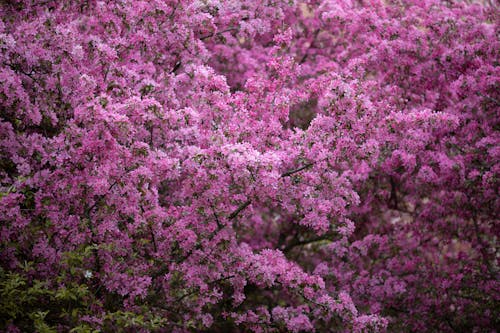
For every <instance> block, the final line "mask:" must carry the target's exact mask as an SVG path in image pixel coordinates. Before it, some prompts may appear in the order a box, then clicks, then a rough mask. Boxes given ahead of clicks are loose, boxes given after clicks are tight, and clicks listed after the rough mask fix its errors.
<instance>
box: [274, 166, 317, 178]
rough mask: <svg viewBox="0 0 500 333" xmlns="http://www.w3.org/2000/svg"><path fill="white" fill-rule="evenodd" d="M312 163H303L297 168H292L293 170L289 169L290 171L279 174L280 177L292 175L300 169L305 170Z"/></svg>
mask: <svg viewBox="0 0 500 333" xmlns="http://www.w3.org/2000/svg"><path fill="white" fill-rule="evenodd" d="M313 165H314V163H307V164H306V165H303V166H301V167H300V168H297V169H293V170H290V171H287V172H285V173H283V174H281V178H284V177H289V176H291V175H293V174H294V173H297V172H300V171H302V170H305V169H307V168H310V167H312V166H313Z"/></svg>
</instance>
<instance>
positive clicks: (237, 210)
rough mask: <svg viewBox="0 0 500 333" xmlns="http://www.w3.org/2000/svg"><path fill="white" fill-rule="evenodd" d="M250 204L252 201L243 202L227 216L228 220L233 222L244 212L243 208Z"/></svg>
mask: <svg viewBox="0 0 500 333" xmlns="http://www.w3.org/2000/svg"><path fill="white" fill-rule="evenodd" d="M251 203H252V201H250V200H247V201H245V202H244V203H242V204H241V205H239V206H238V208H236V210H235V211H234V212H232V213H231V214H229V217H228V218H229V219H230V220H233V219H235V218H236V216H238V214H239V213H240V212H241V211H242V210H244V209H245V208H247V207H248V206H250V204H251Z"/></svg>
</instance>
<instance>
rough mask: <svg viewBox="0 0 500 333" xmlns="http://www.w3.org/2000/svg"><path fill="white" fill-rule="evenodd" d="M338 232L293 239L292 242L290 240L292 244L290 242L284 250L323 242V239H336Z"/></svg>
mask: <svg viewBox="0 0 500 333" xmlns="http://www.w3.org/2000/svg"><path fill="white" fill-rule="evenodd" d="M335 235H336V234H332V233H330V234H326V235H322V236H318V237H314V238H310V239H305V240H298V239H295V240H293V241H292V242H290V244H288V245H287V246H286V247H285V248H284V249H283V252H285V253H286V252H290V251H291V250H292V249H293V248H295V247H297V246H302V245H307V244H312V243H316V242H321V241H334V240H335V239H334V236H335Z"/></svg>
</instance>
